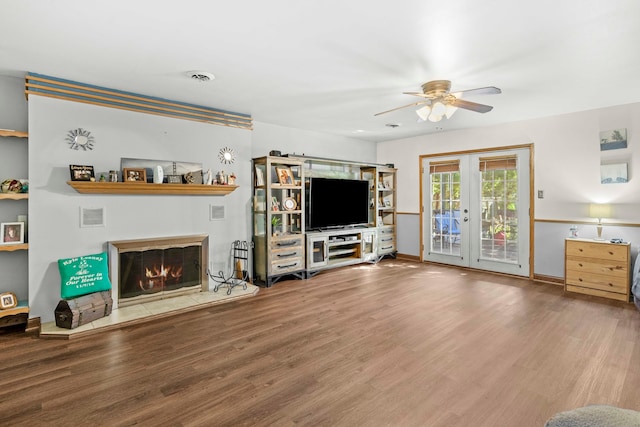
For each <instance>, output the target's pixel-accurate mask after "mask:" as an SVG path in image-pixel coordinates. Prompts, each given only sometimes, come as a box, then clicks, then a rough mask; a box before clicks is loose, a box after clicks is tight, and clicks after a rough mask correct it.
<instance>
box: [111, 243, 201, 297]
mask: <svg viewBox="0 0 640 427" xmlns="http://www.w3.org/2000/svg"><path fill="white" fill-rule="evenodd" d="M208 254H209V237H208V236H207V235H192V236H175V237H160V238H153V239H138V240H120V241H112V242H109V275H110V278H111V284H112V296H113V302H114V304H113V306H114V308H116V307H118V306H120V307H124V306H127V305H132V304H138V303H141V302H147V301H153V300H159V299H165V298H171V297H174V296H177V295H183V294H185V293H192V292H202V291H208V290H209V281H208V276H207V273H206V270H207V265H208Z"/></svg>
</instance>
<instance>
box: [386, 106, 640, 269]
mask: <svg viewBox="0 0 640 427" xmlns="http://www.w3.org/2000/svg"><path fill="white" fill-rule="evenodd" d="M457 114H473V113H468V112H464V111H462V112H458V113H457ZM489 114H491V113H489ZM425 125H427V126H428V124H425ZM618 128H626V129H627V134H628V148H626V149H622V150H612V151H605V152H601V151H600V145H599V140H600V138H599V133H600V131H606V130H611V129H618ZM636 130H637V131H638V132H639V133H640V103H636V104H630V105H623V106H616V107H611V108H603V109H598V110H592V111H585V112H578V113H572V114H565V115H561V116H554V117H548V118H542V119H537V120H528V121H522V122H515V123H509V124H504V125H499V126H491V127H486V128H475V129H468V130H460V131H452V132H443V133H438V134H431V135H424V136H420V137H415V138H408V139H404V140H396V141H388V142H383V143H379V144H378V147H377V153H378V154H377V155H378V161H379V162H380V161H382V160H381V159H384V160H383V161H384V162H390V163H395V165H396V167H397V168H398V210H399V211H400V212H411V213H417V212H419V203H420V195H419V156H420V155H423V154H433V153H445V152H455V151H462V150H474V149H479V148H490V147H501V146H511V145H520V144H529V143H533V144H534V166H535V174H534V175H535V190H544V199H537V198H536V199H535V218H536V219H551V220H567V221H593V220H592V219H590V218H588V213H587V206H588V204H589V203H592V202H597V203H612V204H613V205H614V216H615V218H613V219H609V220H607V221H609V222H618V223H635V224H638V223H640V214H639V212H640V211H639V210H638V208H639V207H640V179H638V178H637V176H638V175H639V174H638V172H637V170H636V168H637V167H638V165H640V142H638V141H637V140H634V135H635V134H636ZM601 161H606V162H611V161H619V162H626V163H628V164H629V178H630V181H629V182H628V183H626V184H600V162H601ZM401 224H402V223H401ZM568 228H569V225H566V224H565V225H562V226H559V225H558V224H554V223H546V222H537V223H536V226H535V254H536V261H535V266H534V272H535V273H536V274H543V275H551V276H562V275H563V267H562V265H563V256H564V247H563V243H564V237H567V236H568V235H569V231H568ZM580 228H581V237H587V238H588V237H594V236H595V227H591V226H589V225H581V226H580ZM416 231H417V230H416ZM610 232H611V234H610V235H609V236H608V237H614V232H615V236H617V237H622V238H624V239H625V240H630V241H632V242H633V241H635V242H639V241H640V240H638V239H635V237H636V236H638V237H640V233H639V232H638V229H637V228H636V227H618V228H611V229H610ZM399 234H400V235H403V236H405V235H413V236H416V237H415V239H417V240H419V236H418V234H419V233H417V232H415V233H413V234H412V233H409V232H406V230H400V231H399ZM550 234H551V235H553V236H557V237H558V238H557V239H549V238H548V236H549V235H550ZM605 237H607V236H605ZM417 240H416V241H414V242H412V243H410V244H407V242H405V247H411V248H414V250H415V251H416V252H415V253H410V255H419V249H418V247H419V245H418V242H417ZM539 260H540V261H544V264H543V263H540V262H539Z"/></svg>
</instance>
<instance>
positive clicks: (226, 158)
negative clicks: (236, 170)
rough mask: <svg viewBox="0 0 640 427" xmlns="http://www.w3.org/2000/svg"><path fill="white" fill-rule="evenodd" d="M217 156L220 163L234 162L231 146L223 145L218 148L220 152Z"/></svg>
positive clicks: (234, 157)
mask: <svg viewBox="0 0 640 427" xmlns="http://www.w3.org/2000/svg"><path fill="white" fill-rule="evenodd" d="M218 158H219V159H220V163H224V164H227V165H228V164H231V163H233V162H235V160H236V155H235V153H234V152H233V149H232V148H229V147H224V148H221V149H220V152H219V153H218Z"/></svg>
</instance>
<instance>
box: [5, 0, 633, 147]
mask: <svg viewBox="0 0 640 427" xmlns="http://www.w3.org/2000/svg"><path fill="white" fill-rule="evenodd" d="M639 50H640V1H637V0H553V1H551V0H538V1H522V0H485V1H478V0H457V1H432V0H421V1H414V0H396V1H393V2H392V1H382V0H322V1H321V0H269V1H264V0H262V1H260V0H246V1H224V2H223V1H218V0H191V1H187V2H184V1H168V0H153V1H152V0H127V1H123V0H110V1H84V0H58V1H42V0H0V75H8V76H20V77H22V76H24V74H25V72H28V71H31V72H36V73H42V74H47V75H50V76H54V77H60V78H65V79H70V80H76V81H80V82H83V83H89V84H95V85H99V86H105V87H109V88H114V89H120V90H125V91H132V92H137V93H141V94H145V95H152V96H158V97H162V98H168V99H172V100H177V101H183V102H189V103H194V104H199V105H205V106H209V107H214V108H219V109H224V110H230V111H235V112H240V113H245V114H250V115H252V116H253V119H254V120H256V121H260V122H264V123H271V124H277V125H282V126H287V127H293V128H300V129H308V130H315V131H319V132H327V133H331V134H337V135H343V136H348V137H352V138H359V139H364V140H369V141H385V140H391V139H398V138H403V137H408V136H414V135H420V134H427V133H432V132H438V131H442V130H444V131H448V130H453V129H461V128H469V127H478V126H486V125H492V124H498V123H505V122H512V121H517V120H524V119H530V118H535V117H544V116H551V115H557V114H563V113H569V112H575V111H582V110H590V109H594V108H600V107H606V106H611V105H620V104H628V103H632V102H639V101H640V78H639V76H640V55H639V54H638V52H639ZM190 70H204V71H208V72H211V73H213V74H215V76H216V78H215V80H214V81H212V82H209V83H201V82H198V81H195V80H191V79H189V78H188V77H186V74H185V73H186V72H187V71H190ZM436 79H448V80H451V81H452V89H453V90H454V91H455V90H466V89H473V88H476V87H483V86H497V87H499V88H501V89H502V94H500V95H484V96H476V97H468V98H466V99H468V100H470V101H474V102H480V103H486V104H489V105H493V106H494V109H493V111H491V112H489V113H486V114H480V113H474V112H470V111H466V110H459V111H458V112H457V113H456V114H455V115H454V116H453V117H452V118H451V119H449V120H443V121H442V122H439V123H430V122H421V123H418V122H417V116H416V114H415V109H416V108H406V109H402V110H399V111H396V112H392V113H388V114H385V115H382V116H378V117H374V114H375V113H378V112H381V111H385V110H389V109H391V108H394V107H398V106H401V105H405V104H409V103H412V102H415V101H417V100H418V99H417V98H414V97H411V96H409V95H403V94H402V92H405V91H419V90H420V85H421V84H422V83H424V82H426V81H429V80H436ZM387 123H396V124H400V125H401V126H400V127H398V128H395V129H394V128H390V127H386V126H385V124H387ZM357 130H361V131H362V132H360V133H356V131H357Z"/></svg>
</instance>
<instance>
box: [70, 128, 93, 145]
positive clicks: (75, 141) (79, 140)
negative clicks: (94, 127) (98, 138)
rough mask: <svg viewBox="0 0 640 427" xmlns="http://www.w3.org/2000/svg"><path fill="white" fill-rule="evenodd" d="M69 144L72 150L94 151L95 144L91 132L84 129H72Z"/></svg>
mask: <svg viewBox="0 0 640 427" xmlns="http://www.w3.org/2000/svg"><path fill="white" fill-rule="evenodd" d="M66 140H67V143H68V144H69V148H70V149H72V150H79V149H80V148H82V149H83V150H85V151H87V150H93V144H94V142H95V140H94V138H93V136H92V135H91V132H89V131H88V130H84V129H82V128H78V129H72V130H70V131H69V133H68V134H67V138H66Z"/></svg>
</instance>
